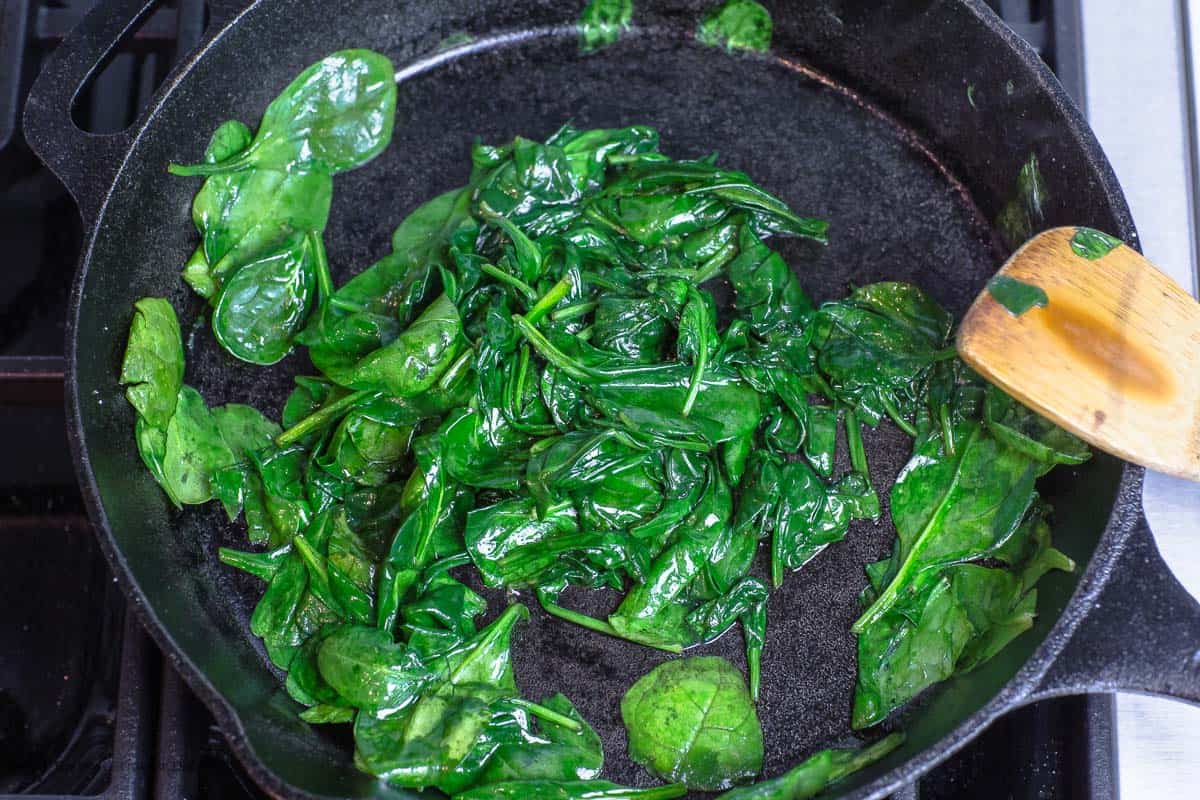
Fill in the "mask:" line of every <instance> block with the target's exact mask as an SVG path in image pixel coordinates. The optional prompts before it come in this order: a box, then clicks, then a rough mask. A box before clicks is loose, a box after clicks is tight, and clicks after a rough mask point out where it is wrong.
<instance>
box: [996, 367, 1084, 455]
mask: <svg viewBox="0 0 1200 800" xmlns="http://www.w3.org/2000/svg"><path fill="white" fill-rule="evenodd" d="M984 419H985V420H986V422H987V427H988V432H989V433H991V434H992V436H994V437H995V438H996V439H997V440H999V441H1000V442H1002V443H1004V444H1005V445H1007V446H1008V447H1011V448H1012V449H1014V450H1016V451H1018V452H1020V453H1023V454H1025V455H1026V456H1028V457H1029V458H1032V459H1034V460H1035V461H1039V462H1041V463H1043V464H1045V465H1046V468H1047V469H1048V468H1049V467H1050V466H1052V465H1054V464H1082V463H1083V462H1084V461H1087V460H1088V459H1089V458H1091V457H1092V451H1091V449H1090V448H1088V446H1087V444H1086V443H1084V442H1083V441H1082V440H1081V439H1079V438H1078V437H1076V436H1075V435H1074V434H1071V433H1068V432H1067V431H1065V430H1063V429H1062V428H1060V427H1058V426H1057V425H1055V424H1054V423H1053V422H1050V421H1049V420H1047V419H1045V418H1044V417H1040V416H1038V415H1037V414H1035V413H1033V412H1032V411H1030V410H1029V409H1028V408H1025V406H1023V405H1021V404H1020V403H1018V402H1017V401H1016V400H1014V399H1012V398H1011V397H1009V396H1008V395H1007V394H1005V393H1004V392H1003V391H1002V390H1000V389H998V388H996V387H995V386H988V388H987V395H986V399H985V401H984Z"/></svg>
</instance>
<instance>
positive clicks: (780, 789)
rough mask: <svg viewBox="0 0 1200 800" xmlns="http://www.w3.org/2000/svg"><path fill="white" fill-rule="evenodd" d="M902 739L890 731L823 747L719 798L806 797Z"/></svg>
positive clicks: (883, 753) (878, 756)
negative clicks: (854, 743) (851, 744)
mask: <svg viewBox="0 0 1200 800" xmlns="http://www.w3.org/2000/svg"><path fill="white" fill-rule="evenodd" d="M903 743H904V734H902V733H893V734H891V735H889V736H885V737H883V738H882V739H880V740H879V741H878V742H874V743H872V744H869V745H866V746H865V747H862V748H860V749H857V750H822V751H820V752H819V753H817V754H815V755H812V756H809V757H808V758H806V759H805V760H804V761H802V762H800V763H799V764H797V765H796V766H794V767H792V768H791V769H790V770H788V771H787V772H785V773H784V774H782V775H780V776H779V777H777V778H771V779H770V780H766V781H761V782H760V783H756V784H754V785H753V786H742V787H739V788H737V789H730V790H729V791H728V792H726V793H725V794H723V795H721V796H720V798H718V800H805V798H808V797H814V796H816V795H818V794H821V793H822V792H823V791H825V789H826V788H827V787H829V786H830V785H831V784H834V783H837V782H838V781H840V780H841V779H842V778H845V777H846V776H847V775H852V774H853V773H855V772H858V771H859V770H860V769H863V768H864V767H868V766H870V765H871V764H874V763H875V762H876V761H878V760H879V759H881V758H883V757H884V756H886V755H887V754H888V753H890V752H892V751H893V750H895V749H896V748H897V747H899V746H900V745H901V744H903Z"/></svg>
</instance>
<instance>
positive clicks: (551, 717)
mask: <svg viewBox="0 0 1200 800" xmlns="http://www.w3.org/2000/svg"><path fill="white" fill-rule="evenodd" d="M508 702H509V703H511V704H512V705H514V706H516V707H517V708H520V709H523V710H525V711H528V712H529V713H530V714H533V715H534V716H535V717H537V718H538V719H542V720H545V721H546V722H553V723H554V724H555V725H561V726H562V727H564V728H566V729H567V730H571V731H581V730H583V725H581V724H580V723H579V720H577V719H572V718H571V717H568V716H567V715H566V714H560V713H558V712H557V711H555V710H554V709H552V708H546V707H545V706H542V705H538V704H537V703H532V702H530V701H529V700H526V699H524V698H521V697H514V698H512V699H511V700H509V701H508Z"/></svg>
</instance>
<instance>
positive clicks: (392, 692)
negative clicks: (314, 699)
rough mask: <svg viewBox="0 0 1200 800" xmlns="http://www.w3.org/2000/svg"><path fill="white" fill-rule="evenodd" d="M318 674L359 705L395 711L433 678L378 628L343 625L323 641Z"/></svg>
mask: <svg viewBox="0 0 1200 800" xmlns="http://www.w3.org/2000/svg"><path fill="white" fill-rule="evenodd" d="M317 663H318V664H319V665H320V670H321V677H322V678H324V679H325V680H326V681H328V682H329V685H330V686H332V687H333V688H334V689H335V690H336V691H337V693H338V694H339V695H341V696H342V697H344V698H345V699H346V700H348V701H349V702H350V703H352V704H354V705H355V706H356V707H358V708H361V709H366V710H368V711H374V712H386V713H395V712H398V711H400V710H402V709H404V708H406V707H407V706H409V705H411V704H412V703H414V702H416V701H417V698H418V697H419V696H420V693H421V690H422V688H424V686H425V685H426V684H427V683H429V681H430V680H432V678H433V675H432V674H430V673H429V672H428V671H426V670H425V669H424V667H423V665H422V663H421V659H420V658H419V657H418V656H417V655H416V654H415V653H413V652H411V651H408V650H406V649H405V648H404V647H402V646H400V645H397V644H396V643H395V642H393V641H392V637H391V636H389V635H388V634H387V633H386V632H385V631H381V630H379V629H378V628H366V627H362V626H356V625H346V626H343V627H341V628H338V629H337V630H336V631H334V632H333V634H332V635H330V636H328V637H327V638H326V639H325V640H324V641H323V642H322V643H321V649H320V654H319V655H318V661H317Z"/></svg>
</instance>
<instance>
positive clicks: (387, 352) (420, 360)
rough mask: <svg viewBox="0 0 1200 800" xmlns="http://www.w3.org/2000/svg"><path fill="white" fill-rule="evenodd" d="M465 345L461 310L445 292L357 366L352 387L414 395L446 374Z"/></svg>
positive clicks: (351, 383)
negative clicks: (398, 333)
mask: <svg viewBox="0 0 1200 800" xmlns="http://www.w3.org/2000/svg"><path fill="white" fill-rule="evenodd" d="M461 347H462V320H461V319H460V318H459V316H458V309H456V308H455V307H454V304H453V303H452V302H450V299H449V298H448V297H446V296H445V295H441V296H440V297H439V298H438V299H437V300H435V301H434V302H433V303H432V304H430V306H429V307H428V308H427V309H425V310H424V311H423V312H421V315H420V316H419V317H417V318H416V319H415V320H413V323H412V325H410V326H408V328H406V329H405V330H404V332H403V333H401V334H400V335H399V336H397V337H396V339H395V340H394V341H392V342H391V343H389V344H387V345H385V346H383V347H381V348H379V349H378V350H374V351H372V352H371V353H368V354H367V355H366V356H364V357H363V358H362V359H361V360H360V361H359V362H358V363H357V364H355V366H354V370H353V372H352V373H351V376H350V380H349V382H348V383H349V386H350V387H351V388H354V389H367V390H378V391H386V392H388V393H389V394H391V395H392V396H394V397H411V396H413V395H416V394H419V393H421V392H424V391H426V390H427V389H429V388H430V387H432V386H433V384H434V383H435V382H436V381H437V380H438V378H440V377H442V374H443V373H444V372H445V371H446V369H447V368H448V367H449V366H450V363H451V362H452V361H453V360H454V358H455V356H457V355H458V353H459V350H460V349H461Z"/></svg>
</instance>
